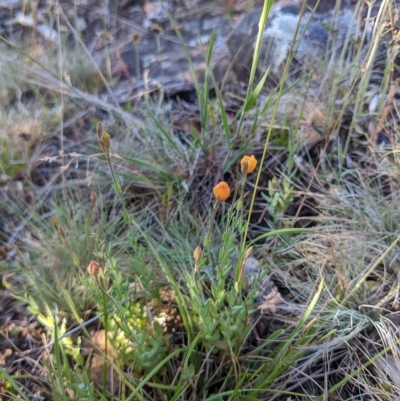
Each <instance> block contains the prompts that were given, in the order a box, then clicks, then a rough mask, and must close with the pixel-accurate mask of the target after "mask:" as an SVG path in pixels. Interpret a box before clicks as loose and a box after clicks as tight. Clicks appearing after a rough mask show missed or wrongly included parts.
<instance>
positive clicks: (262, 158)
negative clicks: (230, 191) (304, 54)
mask: <svg viewBox="0 0 400 401" xmlns="http://www.w3.org/2000/svg"><path fill="white" fill-rule="evenodd" d="M267 3H270V2H268V1H267ZM267 3H264V10H263V13H262V14H261V19H260V27H261V26H262V27H264V26H265V20H266V17H267V16H268V13H269V10H270V8H271V6H272V4H270V5H269V8H268V9H267ZM306 3H307V2H303V5H302V8H301V11H300V14H301V15H303V14H304V10H305V7H306ZM264 11H265V15H264ZM264 18H265V20H264ZM262 24H264V25H262ZM299 29H300V24H297V26H296V31H295V34H294V38H293V41H292V44H291V46H290V51H289V55H288V58H287V61H286V64H285V69H284V71H283V75H282V78H281V81H280V86H279V92H278V97H277V99H276V102H275V106H274V110H273V112H272V117H271V121H270V124H269V129H268V134H267V138H266V140H265V143H264V149H263V153H262V156H261V161H260V168H259V169H258V173H257V178H256V182H255V185H254V190H253V195H252V197H251V202H250V208H249V214H248V216H247V222H246V228H245V231H244V238H245V239H246V238H247V233H248V231H249V226H250V218H251V212H252V210H253V207H254V202H255V199H256V194H257V188H258V183H259V182H260V178H261V173H262V171H263V169H262V166H263V165H264V161H265V157H266V155H267V149H268V145H269V141H270V138H271V134H272V130H273V125H274V121H275V118H276V115H277V113H278V106H279V101H280V99H281V97H282V94H283V89H284V86H285V80H286V77H287V75H288V72H289V67H290V63H291V61H292V58H293V55H294V45H295V41H296V38H297V35H298V32H299ZM261 40H262V34H261V30H260V32H259V33H258V37H257V43H256V49H255V51H254V54H255V57H254V58H255V59H256V58H257V60H258V57H259V52H260V46H261ZM255 68H256V66H254V63H253V65H252V69H251V74H250V82H249V88H250V87H252V85H253V81H254V75H255ZM239 125H240V124H239ZM244 246H245V241H243V243H242V248H241V251H242V252H243V251H244Z"/></svg>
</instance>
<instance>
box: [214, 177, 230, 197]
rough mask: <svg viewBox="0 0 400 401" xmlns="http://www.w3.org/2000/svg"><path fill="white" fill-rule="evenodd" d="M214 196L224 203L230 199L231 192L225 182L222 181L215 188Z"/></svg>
mask: <svg viewBox="0 0 400 401" xmlns="http://www.w3.org/2000/svg"><path fill="white" fill-rule="evenodd" d="M213 194H214V196H215V198H216V199H217V201H219V202H223V201H225V200H227V199H228V198H229V197H230V195H231V190H230V189H229V185H228V184H227V183H226V182H225V181H221V182H219V183H218V184H217V185H216V186H215V187H214V189H213Z"/></svg>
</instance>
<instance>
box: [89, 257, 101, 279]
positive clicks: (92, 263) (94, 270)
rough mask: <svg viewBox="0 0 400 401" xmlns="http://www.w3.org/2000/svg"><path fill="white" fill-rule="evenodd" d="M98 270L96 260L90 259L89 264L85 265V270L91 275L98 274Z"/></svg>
mask: <svg viewBox="0 0 400 401" xmlns="http://www.w3.org/2000/svg"><path fill="white" fill-rule="evenodd" d="M99 270H100V266H99V264H98V263H97V262H96V261H94V260H91V261H90V263H89V266H88V267H87V272H88V273H89V274H90V275H91V276H95V275H96V274H99Z"/></svg>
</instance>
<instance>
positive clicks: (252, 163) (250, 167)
mask: <svg viewBox="0 0 400 401" xmlns="http://www.w3.org/2000/svg"><path fill="white" fill-rule="evenodd" d="M256 167H257V159H256V158H255V157H254V155H251V156H243V159H242V160H241V161H240V168H241V171H242V174H244V175H247V174H250V173H252V172H253V171H254V170H255V169H256Z"/></svg>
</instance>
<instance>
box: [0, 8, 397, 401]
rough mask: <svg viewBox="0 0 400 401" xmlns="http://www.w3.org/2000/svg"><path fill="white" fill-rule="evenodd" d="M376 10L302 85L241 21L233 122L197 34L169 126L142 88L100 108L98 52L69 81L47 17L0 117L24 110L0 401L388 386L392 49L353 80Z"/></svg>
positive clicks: (14, 141)
mask: <svg viewBox="0 0 400 401" xmlns="http://www.w3.org/2000/svg"><path fill="white" fill-rule="evenodd" d="M272 3H273V1H266V2H265V5H264V9H263V12H262V15H261V19H260V26H263V25H264V24H265V21H266V18H267V15H268V11H269V8H270V6H271V5H272ZM390 11H391V9H390V7H389V5H388V4H386V3H382V6H381V13H380V14H379V15H378V17H377V18H378V23H377V26H378V27H377V28H376V29H375V30H374V31H373V32H372V34H371V46H370V48H368V49H369V50H368V51H367V53H366V54H365V53H364V52H363V51H361V50H360V51H358V50H359V48H358V47H357V46H356V45H357V43H355V44H354V46H355V50H356V51H354V53H352V52H351V51H350V49H349V48H346V49H343V51H342V53H340V54H338V64H337V65H338V70H337V71H336V73H333V72H332V74H330V75H327V76H325V77H323V78H322V79H321V86H320V87H318V88H316V81H315V80H314V79H313V74H311V73H310V72H309V71H307V73H306V75H305V76H303V77H301V78H300V79H298V77H296V78H295V79H297V81H293V78H292V77H289V68H290V61H291V57H292V56H293V54H289V57H288V61H287V64H286V66H285V69H284V72H283V75H282V77H281V80H280V82H279V83H278V86H277V87H276V88H274V89H273V90H270V91H269V92H268V93H267V94H265V92H264V91H263V87H264V83H265V81H266V79H267V77H268V71H267V72H265V74H264V75H263V76H262V77H261V79H260V82H259V83H257V84H255V80H256V71H257V62H258V56H259V55H258V52H257V49H260V47H261V39H262V37H261V36H262V30H260V34H259V36H258V38H257V43H256V51H255V57H254V61H253V65H252V68H251V73H250V81H249V85H248V90H247V93H246V94H245V95H244V98H243V99H241V100H240V101H238V102H239V103H240V104H241V106H240V107H239V111H238V112H237V113H236V114H235V113H234V112H232V111H231V110H228V108H227V105H226V103H225V102H224V96H225V94H226V93H227V92H226V90H225V89H224V87H223V85H219V84H218V82H217V80H216V78H215V76H214V74H213V70H212V67H211V59H212V57H211V56H212V52H213V46H214V44H215V33H213V34H212V35H211V38H210V43H209V46H208V48H207V50H206V51H205V60H206V68H205V72H204V76H203V78H204V81H203V83H201V80H200V78H199V77H198V76H196V75H195V74H196V72H195V71H194V70H193V74H194V76H195V78H194V82H195V90H194V92H195V93H196V96H197V100H196V102H197V103H196V108H197V109H196V112H197V113H198V115H196V121H193V120H188V121H189V122H190V124H191V125H190V124H189V122H187V127H186V131H185V132H184V134H182V132H181V131H179V130H176V129H175V128H174V123H176V121H174V115H173V113H172V111H171V110H172V109H173V108H177V107H178V106H177V105H176V103H173V101H172V100H166V99H163V98H162V97H160V98H157V95H154V96H153V97H150V96H148V94H147V93H146V95H145V96H144V97H143V100H142V102H141V103H140V106H141V110H137V108H136V109H135V110H136V111H137V113H136V115H135V116H134V115H133V113H132V112H131V108H132V107H133V105H132V103H129V102H127V103H126V104H124V105H120V104H119V103H118V102H117V103H116V102H115V97H113V96H114V95H111V94H110V93H112V94H113V91H112V90H113V88H114V86H113V85H116V83H115V82H112V71H111V70H110V65H109V63H107V64H106V73H105V74H104V75H105V76H106V77H107V79H106V78H105V77H104V75H103V72H102V71H101V69H98V68H97V70H96V74H89V73H88V70H87V69H86V67H87V66H86V67H85V68H83V67H84V66H85V65H84V64H85V63H84V62H83V61H82V64H81V63H80V62H78V61H79V60H80V58H79V60H78V59H77V60H78V61H76V63H78V64H79V68H77V69H76V70H73V71H68V74H66V71H63V65H65V63H63V55H64V56H67V57H71V54H74V51H76V49H75V48H73V47H68V46H69V45H68V42H65V43H64V42H63V41H62V40H61V39H62V38H63V35H62V30H61V29H60V21H58V22H57V24H58V25H57V24H56V25H57V26H58V28H59V30H58V34H59V35H60V36H59V37H60V41H59V42H58V43H57V45H56V46H54V47H53V48H52V51H53V52H54V53H53V55H54V54H56V53H57V52H58V56H59V57H58V58H57V60H58V62H57V65H56V66H54V63H53V64H52V63H51V62H50V61H51V56H49V58H48V59H47V61H46V55H45V53H43V52H39V56H38V58H37V59H36V62H35V63H33V64H32V59H31V58H28V60H30V61H29V62H28V61H27V58H26V55H25V54H24V53H23V52H22V51H21V53H20V54H18V55H17V56H16V63H17V65H19V66H21V69H20V70H19V72H18V73H15V74H14V75H12V80H11V81H7V82H8V86H6V88H9V89H10V88H11V89H12V90H11V89H10V91H9V93H8V95H9V96H14V98H13V101H12V102H10V104H9V106H8V109H7V111H8V115H6V114H4V115H2V118H3V119H5V120H4V121H6V122H7V121H8V123H10V121H15V119H16V118H17V117H16V116H17V115H18V113H17V112H18V111H23V109H24V107H25V108H26V107H28V106H29V107H37V108H39V106H40V110H41V112H40V113H39V112H38V113H37V115H36V117H37V118H35V119H34V122H35V123H33V122H32V124H30V125H29V124H28V125H24V127H28V128H29V127H30V128H32V129H28V128H27V129H28V131H29V132H24V134H26V135H23V136H22V137H21V135H18V133H17V131H16V134H15V135H13V136H11V137H6V136H4V135H3V134H2V136H0V145H2V148H3V149H4V152H2V154H1V156H0V169H1V171H0V175H1V180H0V189H1V194H0V195H1V196H0V210H1V217H0V224H1V225H0V234H1V235H0V239H1V241H2V243H1V246H0V269H1V270H0V274H1V276H2V285H1V288H0V311H1V313H0V327H1V329H0V334H1V337H0V360H1V362H2V363H1V364H0V395H1V396H4V397H9V398H19V399H24V400H31V399H34V398H37V397H41V399H49V400H72V399H74V400H76V399H79V400H105V399H114V400H116V399H118V400H137V399H138V400H197V399H204V400H210V401H211V400H225V399H226V400H228V399H229V400H242V399H243V400H255V399H261V400H274V399H278V400H290V399H291V400H295V399H296V400H302V399H308V398H312V399H315V400H324V399H328V398H329V399H330V398H331V397H336V398H338V399H353V398H357V397H358V398H360V399H364V398H365V399H369V398H370V399H372V398H373V399H377V400H387V399H396V398H398V397H399V394H400V383H399V378H398V369H397V360H398V358H399V344H398V341H399V340H398V338H399V326H400V325H399V322H400V318H399V310H400V300H399V296H400V289H399V274H398V260H397V255H398V253H399V241H400V229H399V227H400V226H399V224H398V223H397V222H398V221H399V218H398V216H397V214H398V213H399V207H398V196H399V195H398V188H399V180H400V174H399V161H398V158H397V150H398V149H397V148H398V141H397V138H398V134H399V133H398V128H397V125H396V122H397V119H398V117H399V116H398V110H397V98H396V93H395V92H396V90H395V89H394V86H395V80H394V79H395V76H397V75H396V74H397V70H396V68H397V67H396V60H397V58H396V57H397V54H395V51H393V52H391V51H389V52H388V54H387V57H386V59H385V66H384V67H383V68H381V71H383V73H382V77H381V78H382V79H378V80H375V81H374V79H372V78H374V77H375V75H374V73H375V68H376V64H375V58H376V55H377V48H378V46H381V40H382V37H386V35H387V30H388V29H389V27H390V26H392V27H393V25H390V24H389V23H386V25H384V24H383V21H386V20H385V18H386V16H387V15H389V16H390ZM31 12H34V10H31ZM58 15H59V16H63V18H67V16H66V15H65V14H63V13H60V14H58ZM67 20H68V19H67ZM389 21H390V20H389ZM379 22H381V23H382V24H381V25H379ZM75 23H76V26H75V25H73V24H67V25H66V26H67V27H68V29H69V32H70V33H71V34H72V36H74V35H75V36H74V37H75V38H80V37H81V36H80V35H77V33H78V30H77V24H78V22H77V21H75ZM173 26H174V27H175V28H176V30H177V35H178V37H179V38H180V39H182V37H181V36H180V33H179V29H178V26H176V25H174V24H173ZM106 36H107V35H105V34H102V35H101V37H102V38H104V37H106ZM107 38H108V39H107V40H108V41H109V40H111V39H112V38H111V36H109V35H108V36H107ZM65 39H66V38H65ZM37 40H38V42H39V39H37ZM63 40H64V39H63ZM76 40H77V42H76V43H79V44H80V45H83V42H82V40H80V39H79V40H78V39H76ZM158 40H159V38H158ZM396 40H397V39H396V38H395V37H393V41H394V42H393V43H392V45H393V46H395V44H396ZM108 44H109V43H108V42H107V45H106V48H105V49H106V50H104V49H103V50H104V52H105V54H106V55H107V57H109V52H108ZM182 44H183V45H184V46H185V43H182ZM348 44H349V47H351V46H350V42H349V43H348ZM85 49H86V48H85ZM389 49H391V48H389ZM136 50H138V48H137V47H136ZM85 51H87V49H86V50H85ZM5 54H6V56H4V57H5V58H4V59H0V63H1V65H2V66H4V68H6V67H7V68H10V59H9V57H8V55H7V53H5ZM89 54H90V52H89ZM188 57H190V55H189V52H188ZM39 60H40V63H39ZM53 60H54V57H53ZM64 61H65V60H64ZM108 61H109V60H108ZM322 64H323V62H322ZM70 66H71V68H72V67H73V65H72V64H71V65H70ZM349 66H351V68H349ZM22 67H23V69H22ZM54 68H56V69H54ZM307 68H310V66H309V65H308V66H307ZM316 68H317V67H316ZM318 68H319V69H318V71H316V72H315V74H316V76H318V74H319V73H320V71H321V69H320V66H318ZM57 69H58V70H57ZM82 69H83V70H84V71H83V70H82ZM138 70H139V68H138ZM2 71H5V69H3V70H2ZM24 71H25V72H26V74H25V75H24V73H23V72H24ZM338 71H340V73H337V72H338ZM346 71H347V72H346ZM81 73H82V74H83V75H82V76H80V75H79V74H81ZM1 74H2V75H3V74H4V73H1ZM4 75H5V74H4ZM9 75H10V74H9ZM10 76H11V75H10ZM90 77H92V78H91V79H89V78H90ZM371 77H372V78H371ZM1 79H4V78H3V77H2V78H1ZM376 82H378V84H376ZM211 86H212V87H213V90H214V92H215V97H214V98H211V97H210V87H211ZM89 87H90V88H91V89H90V91H92V89H93V87H94V88H95V89H93V92H96V93H97V92H98V93H100V92H101V93H109V94H110V99H111V100H110V101H109V102H108V101H107V102H105V101H103V100H102V98H101V96H99V97H95V96H93V95H91V94H90V93H89V91H88V92H85V90H86V89H87V88H89ZM17 88H19V89H20V90H21V92H23V93H25V97H26V99H23V98H22V97H20V98H19V99H16V98H15V96H16V93H17V92H18V91H16V89H17ZM85 88H86V89H85ZM354 88H357V91H355V90H354ZM102 91H104V92H102ZM67 98H68V99H69V100H71V101H70V102H69V101H68V102H67V101H66V99H67ZM59 104H61V109H57V107H58V106H57V105H59ZM182 104H183V103H182ZM293 104H296V106H297V107H296V108H292V107H291V105H293ZM82 105H88V106H90V107H91V108H94V109H95V112H93V113H92V112H87V110H86V111H85V110H84V111H82V110H83V109H84V107H82ZM179 107H181V106H179ZM288 109H289V110H290V111H291V115H290V116H289V117H288ZM25 111H26V110H25ZM21 116H22V117H23V119H24V120H26V118H27V117H26V112H24V113H21ZM49 116H50V117H49ZM32 121H33V120H32ZM6 122H5V123H4V125H3V126H4V127H8V126H7V125H6ZM66 122H69V123H70V125H68V124H66ZM185 124H186V123H185ZM182 125H183V124H182ZM38 127H42V128H41V129H39V128H38ZM44 127H51V129H52V130H59V131H58V133H57V136H56V138H54V137H53V138H51V137H47V138H46V135H45V134H44V133H43V132H42V131H44ZM57 127H58V128H57ZM94 127H96V129H94ZM83 133H85V135H84V138H81V139H79V137H80V136H83ZM77 143H79V152H78V147H77V146H76V144H77ZM46 149H47V150H48V149H57V152H56V153H55V154H53V155H50V154H46ZM43 152H44V153H43ZM399 217H400V216H399ZM368 397H369V398H368Z"/></svg>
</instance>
